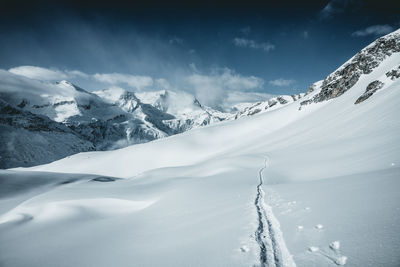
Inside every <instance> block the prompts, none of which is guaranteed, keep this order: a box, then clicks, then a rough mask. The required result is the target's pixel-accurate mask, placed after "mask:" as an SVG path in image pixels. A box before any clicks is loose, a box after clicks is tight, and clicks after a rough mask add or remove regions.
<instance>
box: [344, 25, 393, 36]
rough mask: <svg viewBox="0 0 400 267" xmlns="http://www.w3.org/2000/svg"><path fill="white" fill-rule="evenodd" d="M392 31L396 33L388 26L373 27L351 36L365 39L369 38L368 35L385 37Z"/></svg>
mask: <svg viewBox="0 0 400 267" xmlns="http://www.w3.org/2000/svg"><path fill="white" fill-rule="evenodd" d="M392 31H394V28H393V27H392V26H390V25H387V24H385V25H372V26H369V27H367V28H365V29H362V30H358V31H355V32H353V33H352V34H351V35H352V36H355V37H364V36H368V35H373V36H380V35H385V34H388V33H391V32H392Z"/></svg>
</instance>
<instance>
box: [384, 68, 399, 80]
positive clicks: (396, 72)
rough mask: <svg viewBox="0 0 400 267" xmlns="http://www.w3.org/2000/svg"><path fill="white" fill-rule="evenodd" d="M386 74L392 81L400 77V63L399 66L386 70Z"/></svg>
mask: <svg viewBox="0 0 400 267" xmlns="http://www.w3.org/2000/svg"><path fill="white" fill-rule="evenodd" d="M385 75H386V77H388V78H390V79H391V80H392V81H393V80H395V79H398V78H400V65H399V66H398V67H397V68H395V69H392V70H391V71H388V72H386V73H385Z"/></svg>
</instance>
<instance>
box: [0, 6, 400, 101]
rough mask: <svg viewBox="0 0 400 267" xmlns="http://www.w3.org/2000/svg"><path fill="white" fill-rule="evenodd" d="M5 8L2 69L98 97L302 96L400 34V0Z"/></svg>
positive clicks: (0, 27) (0, 15)
mask: <svg viewBox="0 0 400 267" xmlns="http://www.w3.org/2000/svg"><path fill="white" fill-rule="evenodd" d="M80 2H83V1H57V0H54V1H46V0H42V1H35V0H31V1H23V0H3V1H1V3H0V39H1V42H0V69H5V70H9V71H10V72H13V73H15V74H18V75H24V76H28V77H30V78H34V79H42V80H54V81H56V80H62V79H66V80H70V81H72V82H74V83H75V84H77V85H79V86H80V87H82V88H85V89H87V90H89V91H93V90H99V89H105V88H108V87H113V86H118V87H122V88H125V89H127V90H130V91H148V90H159V89H172V90H174V89H175V90H184V91H188V92H190V93H193V94H195V95H196V96H198V98H199V99H200V100H201V101H202V102H203V103H205V104H207V105H210V106H213V107H218V106H219V105H221V103H222V102H223V101H224V98H226V95H227V93H229V92H237V93H248V94H251V93H258V95H260V94H261V95H262V94H263V93H264V94H267V93H268V94H275V95H276V94H295V93H300V92H305V91H306V90H307V89H308V87H309V86H310V85H311V84H312V83H314V82H316V81H318V80H321V79H324V78H325V77H326V76H327V75H329V74H330V73H331V72H333V71H334V70H335V69H336V68H338V67H339V66H340V65H341V64H343V63H344V62H345V61H346V60H348V59H349V58H350V57H352V56H353V55H354V54H355V53H357V52H358V51H359V50H360V49H362V48H363V47H365V46H366V45H368V44H369V43H370V42H372V41H373V40H375V39H376V38H378V37H380V36H382V35H385V34H387V33H389V32H391V31H393V30H396V29H398V28H399V27H400V4H399V3H396V1H387V0H380V1H372V0H332V1H280V2H279V3H276V2H273V1H253V0H248V1H233V0H231V1H211V0H209V1H207V0H204V1H196V0H194V1H179V0H176V1H157V0H147V1H145V2H138V1H130V2H125V1H120V0H114V1H101V0H98V1H90V0H89V1H84V3H80Z"/></svg>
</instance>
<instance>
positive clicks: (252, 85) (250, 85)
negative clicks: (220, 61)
mask: <svg viewBox="0 0 400 267" xmlns="http://www.w3.org/2000/svg"><path fill="white" fill-rule="evenodd" d="M187 81H188V82H189V85H190V86H191V87H193V89H194V91H195V94H196V97H197V98H198V99H199V100H200V102H201V103H204V104H205V105H208V106H212V107H214V108H218V107H221V103H223V102H224V98H225V97H226V93H227V91H239V90H254V89H258V88H261V87H262V86H263V84H264V80H263V79H261V78H258V77H255V76H242V75H240V74H237V73H235V72H234V71H233V70H230V69H227V68H225V69H216V70H214V71H213V73H212V74H211V75H203V74H198V73H195V74H192V75H190V76H188V77H187Z"/></svg>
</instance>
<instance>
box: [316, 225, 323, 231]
mask: <svg viewBox="0 0 400 267" xmlns="http://www.w3.org/2000/svg"><path fill="white" fill-rule="evenodd" d="M314 228H315V229H317V230H322V229H323V228H324V226H323V225H322V224H317V225H316V226H314Z"/></svg>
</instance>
